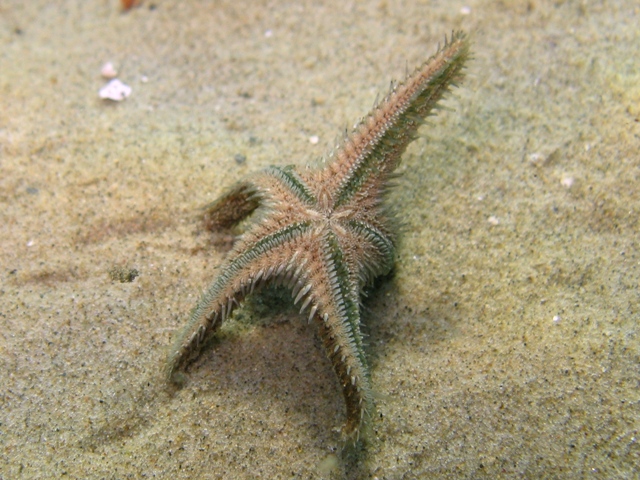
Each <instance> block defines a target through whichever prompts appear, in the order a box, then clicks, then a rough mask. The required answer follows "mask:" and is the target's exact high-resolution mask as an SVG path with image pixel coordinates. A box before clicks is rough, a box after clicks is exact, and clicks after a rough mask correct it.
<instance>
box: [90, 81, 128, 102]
mask: <svg viewBox="0 0 640 480" xmlns="http://www.w3.org/2000/svg"><path fill="white" fill-rule="evenodd" d="M131 91H132V90H131V87H130V86H129V85H125V84H124V83H122V82H121V81H120V80H118V79H117V78H114V79H113V80H111V81H110V82H109V83H107V84H106V85H105V86H104V87H102V88H101V89H100V91H99V92H98V94H99V95H100V98H104V99H106V100H113V101H114V102H121V101H122V100H124V99H125V98H127V97H128V96H129V95H131Z"/></svg>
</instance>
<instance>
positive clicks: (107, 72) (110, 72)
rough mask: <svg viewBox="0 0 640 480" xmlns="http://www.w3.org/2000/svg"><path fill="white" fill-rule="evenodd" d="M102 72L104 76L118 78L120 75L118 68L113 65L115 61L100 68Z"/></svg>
mask: <svg viewBox="0 0 640 480" xmlns="http://www.w3.org/2000/svg"><path fill="white" fill-rule="evenodd" d="M100 74H101V75H102V76H103V77H104V78H116V77H117V76H118V70H116V67H114V66H113V63H111V62H107V63H105V64H104V65H103V66H102V68H101V69H100Z"/></svg>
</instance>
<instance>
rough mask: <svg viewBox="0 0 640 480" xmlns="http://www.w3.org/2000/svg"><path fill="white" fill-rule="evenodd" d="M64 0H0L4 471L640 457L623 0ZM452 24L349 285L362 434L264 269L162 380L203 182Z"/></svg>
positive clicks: (356, 102)
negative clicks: (381, 261) (423, 111)
mask: <svg viewBox="0 0 640 480" xmlns="http://www.w3.org/2000/svg"><path fill="white" fill-rule="evenodd" d="M58 3H59V5H57V6H56V5H54V4H52V3H51V2H43V1H36V2H28V3H24V4H23V3H22V2H17V1H15V0H9V1H5V2H3V4H2V5H0V42H1V44H2V49H1V52H0V91H1V94H0V171H1V175H0V265H1V269H0V282H1V283H0V284H1V287H0V356H1V358H2V365H3V368H2V369H0V478H6V479H8V478H59V477H62V476H65V478H142V477H155V478H172V479H179V478H378V479H400V478H499V477H513V476H524V477H527V478H541V477H545V478H582V477H585V476H589V477H591V478H630V477H632V476H634V475H637V470H635V469H636V466H637V464H638V463H640V447H639V446H638V434H639V432H638V430H639V429H640V422H639V420H638V418H639V416H638V405H639V402H640V393H639V392H640V390H639V389H638V384H639V380H640V370H639V368H638V365H639V364H640V358H639V357H640V354H639V352H640V339H639V338H638V320H639V318H640V290H639V278H640V254H639V253H638V231H639V230H640V225H639V224H640V221H639V214H640V193H639V192H640V188H638V184H639V181H640V156H639V155H638V152H639V151H640V149H639V147H640V71H639V70H638V65H639V64H640V58H639V57H640V32H639V31H638V29H637V25H638V23H639V21H640V9H639V8H638V7H637V6H634V2H631V1H628V2H622V1H621V2H607V6H606V7H604V6H603V5H602V4H601V3H600V2H590V1H586V2H536V1H533V2H529V3H528V4H526V5H517V6H514V5H512V3H513V2H504V3H501V2H471V3H468V4H455V3H450V2H444V1H440V2H379V1H364V2H344V1H343V2H337V1H336V2H334V1H331V2H301V3H300V4H298V3H295V2H287V3H285V2H262V1H251V2H248V1H233V2H231V1H220V2H192V1H186V2H165V1H156V2H144V3H143V4H142V5H141V6H140V7H139V8H134V9H132V10H131V11H129V12H127V13H122V12H121V11H120V10H119V8H118V3H117V2H112V1H110V2H106V1H104V2H79V1H69V2H58ZM463 7H469V9H468V10H467V9H464V8H463ZM452 29H464V30H465V31H467V32H470V33H471V35H472V38H473V52H474V59H473V61H471V62H470V64H469V67H468V70H467V78H466V79H465V81H464V83H463V84H462V87H461V88H459V89H456V90H455V93H454V95H452V96H450V97H449V98H448V100H447V101H446V102H445V104H444V105H445V106H446V107H447V109H446V110H443V111H440V112H439V114H438V116H437V117H434V118H433V119H432V120H431V122H430V124H429V125H428V126H426V127H424V128H423V129H422V130H421V132H420V133H421V136H420V138H419V139H418V140H416V141H415V142H414V143H413V144H412V145H411V146H410V148H409V150H408V151H407V153H406V154H405V156H404V160H403V164H402V167H401V170H402V172H403V176H402V177H401V178H400V179H399V181H398V183H399V185H400V188H398V189H396V190H395V191H394V192H393V193H392V195H391V198H390V201H391V202H392V203H393V204H394V205H395V206H396V208H397V210H398V212H399V215H400V217H401V220H402V223H403V233H402V241H401V245H400V247H399V258H398V261H397V266H396V269H395V271H394V274H393V275H392V276H391V277H390V278H388V279H386V281H384V282H381V283H380V285H378V288H377V289H376V290H375V291H374V292H373V293H372V294H371V295H370V297H369V298H368V299H367V301H366V302H365V312H364V322H365V324H366V325H365V330H366V332H367V334H368V344H369V347H368V351H367V353H368V356H369V358H370V360H371V367H372V383H373V385H374V388H375V389H376V391H377V392H378V394H379V395H378V396H379V397H380V399H379V400H378V402H377V412H376V415H375V417H374V418H373V419H372V421H371V432H370V435H369V441H368V442H367V443H366V444H365V445H364V446H363V447H361V448H360V449H358V450H357V451H346V452H343V451H341V450H340V441H339V439H340V436H339V433H338V432H337V430H336V429H337V428H339V427H340V425H341V423H342V422H343V421H344V404H343V400H342V396H341V392H340V389H339V385H338V384H337V380H336V379H335V376H334V374H333V372H332V371H331V366H330V363H329V361H328V360H327V359H326V358H325V356H324V353H323V351H322V349H321V348H320V342H319V341H318V339H317V338H316V336H315V332H314V329H313V328H312V327H311V326H307V325H306V324H305V322H304V321H303V319H302V318H301V317H299V316H298V315H297V314H296V313H295V310H293V309H291V308H276V307H277V306H278V305H279V303H278V302H277V301H273V298H270V297H269V295H263V296H258V297H257V298H256V299H254V300H253V301H252V302H250V304H249V305H248V307H247V308H245V309H243V310H241V311H239V312H238V314H237V315H236V318H235V320H233V321H231V322H229V323H228V324H227V325H226V326H225V328H224V329H223V331H222V332H221V335H220V337H219V339H218V340H216V341H215V342H213V344H212V345H211V346H210V347H209V348H208V349H207V350H206V351H205V352H204V354H203V355H202V356H201V357H200V359H199V360H198V361H197V362H196V364H194V365H193V366H192V368H191V370H190V371H189V374H188V381H187V383H186V385H185V386H184V388H182V389H181V390H178V391H169V390H168V389H167V388H166V386H165V385H164V383H163V381H162V378H161V369H162V362H163V359H164V356H165V354H166V349H167V348H168V346H169V344H170V342H171V338H172V335H173V334H174V332H175V331H176V329H179V328H180V327H181V326H182V324H183V323H184V322H185V321H186V318H187V315H188V312H189V310H190V309H191V308H192V306H193V305H194V303H195V301H196V299H197V297H198V295H199V293H200V292H201V291H202V290H203V289H204V288H205V287H206V286H207V285H208V283H209V282H210V281H211V280H212V279H213V277H214V276H215V274H216V269H215V268H216V266H217V265H218V264H219V263H220V261H221V259H222V258H223V256H224V252H225V239H220V238H213V237H211V236H210V235H208V234H207V233H206V232H205V231H203V229H202V226H201V224H200V223H199V221H198V211H199V208H200V207H201V206H203V205H205V204H206V203H207V202H209V201H211V200H213V199H214V198H215V197H216V196H217V195H219V194H220V193H221V192H222V191H223V190H224V188H225V187H228V186H229V185H231V184H233V182H235V181H237V180H238V179H239V178H241V177H242V176H243V175H245V174H247V173H249V172H252V171H255V170H258V169H260V168H263V167H265V166H267V165H271V164H277V165H285V164H289V163H296V164H304V163H308V162H313V161H315V160H316V159H318V158H320V157H322V156H323V155H324V154H325V153H326V152H327V151H328V150H330V148H331V147H332V146H333V145H334V143H335V139H336V138H338V137H339V135H340V134H341V132H342V131H343V130H344V128H345V126H347V125H352V124H353V123H354V122H355V121H356V120H357V119H358V118H360V117H361V116H362V115H364V114H365V113H366V112H367V111H368V109H369V108H370V107H371V105H372V104H373V102H374V100H375V99H376V96H377V95H382V94H384V93H386V91H387V89H388V85H389V81H390V80H391V79H392V78H395V79H401V78H402V77H403V75H404V72H405V71H406V69H407V68H412V67H413V66H414V65H417V64H419V63H421V62H422V61H424V60H425V59H426V58H427V57H428V56H429V55H430V54H431V53H433V52H434V50H435V47H436V45H437V44H438V42H441V41H442V40H443V38H444V35H445V34H446V33H449V32H450V31H451V30H452ZM107 61H112V62H114V64H115V66H116V68H117V69H118V71H119V75H118V78H120V79H121V80H122V81H123V82H125V83H126V84H128V85H130V86H131V87H132V89H133V93H132V94H131V96H130V97H129V98H127V99H126V100H125V101H123V102H121V103H109V102H107V101H104V100H101V99H99V98H98V90H99V89H100V88H101V87H102V86H103V85H104V84H105V83H106V81H105V80H104V79H102V78H101V76H100V69H101V66H102V65H103V64H104V63H105V62H107ZM314 136H317V137H318V139H319V141H318V142H317V143H315V142H314V141H312V140H313V137H314ZM114 269H115V270H114ZM133 269H135V270H136V271H137V272H138V273H139V275H138V276H137V277H135V278H133V281H130V282H129V281H125V282H121V280H131V276H129V277H127V273H128V272H131V271H132V270H133ZM114 272H115V274H114ZM118 272H123V273H124V275H123V276H122V278H120V276H119V275H118V274H117V273H118ZM274 305H276V307H274Z"/></svg>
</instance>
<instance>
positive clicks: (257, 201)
mask: <svg viewBox="0 0 640 480" xmlns="http://www.w3.org/2000/svg"><path fill="white" fill-rule="evenodd" d="M468 57H469V42H468V39H467V37H466V35H465V34H464V33H462V32H454V33H452V35H451V37H450V38H449V39H446V38H445V42H444V45H443V46H442V48H440V46H439V47H438V51H437V52H436V53H435V54H434V55H433V56H432V57H431V58H429V59H428V60H427V61H426V62H425V63H424V64H423V65H421V66H420V67H418V68H416V69H415V71H414V72H413V73H412V74H410V75H408V76H407V77H406V79H405V81H404V82H402V83H400V84H396V85H394V84H392V87H391V90H390V92H389V93H388V94H387V96H386V97H385V98H384V99H383V100H382V101H381V102H379V103H378V104H377V105H376V106H375V107H374V108H373V110H372V111H371V112H370V113H369V115H367V116H366V117H364V118H363V119H362V120H361V121H360V122H359V123H358V124H357V125H356V126H355V127H354V129H353V131H352V132H351V133H350V134H348V135H346V136H345V139H344V140H343V141H342V143H341V145H340V146H339V147H338V148H337V149H335V150H334V151H333V152H332V154H331V155H330V156H329V158H327V159H326V161H325V163H324V166H322V167H321V168H306V169H298V168H296V167H295V166H285V167H276V166H272V167H269V168H267V169H266V170H264V171H262V172H259V173H257V174H254V175H253V176H249V177H248V178H246V179H245V180H243V181H240V182H239V183H238V184H236V185H235V186H234V187H232V188H231V189H230V190H228V191H227V192H226V193H225V194H224V195H222V196H221V197H220V198H218V199H217V200H216V201H214V202H213V203H211V204H210V205H208V206H207V207H206V208H205V211H206V213H205V221H206V226H207V228H208V229H210V230H215V229H229V228H231V227H233V226H235V225H237V224H238V223H239V222H241V221H242V220H245V219H248V220H247V222H246V228H245V231H244V233H243V234H242V235H241V236H240V237H239V238H238V239H237V240H236V242H235V245H234V246H233V248H232V250H231V251H230V252H229V254H228V255H227V257H226V258H225V260H224V262H223V264H222V265H221V266H220V270H219V275H218V276H217V278H216V279H215V280H214V282H213V283H212V284H211V286H210V287H209V289H208V290H206V292H205V293H204V294H203V295H202V297H201V298H200V300H199V302H198V303H197V305H196V307H195V308H194V309H193V311H192V312H191V317H190V319H189V321H188V323H187V325H186V326H185V328H184V329H183V330H182V332H181V333H180V334H179V335H178V336H177V339H176V341H175V343H174V345H173V347H172V349H171V351H170V353H169V357H168V360H167V364H166V374H167V379H168V380H169V381H170V382H173V383H176V384H180V383H181V382H182V381H183V377H184V375H183V374H182V373H180V372H181V370H183V369H184V367H186V365H187V364H188V363H189V362H190V361H192V360H193V359H194V358H195V357H196V356H197V355H198V353H199V351H200V348H201V347H202V345H203V343H205V342H206V341H207V340H208V339H209V338H211V337H212V336H213V335H214V334H215V332H216V331H217V329H218V328H219V327H220V325H221V324H222V322H224V321H225V319H227V318H229V316H230V315H231V313H232V312H233V310H234V308H235V307H237V306H238V305H239V304H240V303H241V302H242V301H243V299H244V298H245V297H246V295H248V294H250V293H251V292H253V290H254V289H255V288H256V287H258V286H261V285H264V284H266V283H273V284H280V285H285V286H286V287H288V288H290V289H291V292H292V297H293V302H294V304H297V303H298V302H302V306H301V309H300V312H301V313H302V312H304V311H305V310H307V309H308V319H309V322H311V321H315V323H317V325H318V329H319V335H320V337H321V339H322V342H323V344H324V347H325V349H326V353H327V355H328V356H329V357H330V359H331V362H332V364H333V369H334V371H335V373H336V375H337V376H338V379H339V381H340V384H341V385H342V390H343V395H344V399H345V403H346V410H347V415H346V417H347V419H346V424H345V425H344V426H343V428H342V431H343V434H344V435H345V436H346V438H348V439H353V440H357V439H358V437H359V433H360V431H361V427H362V426H363V424H364V422H365V421H366V418H367V417H368V416H370V413H371V411H372V408H373V398H372V390H371V385H370V375H369V367H368V365H367V359H366V356H365V350H364V342H363V338H362V333H361V330H360V297H361V294H362V290H363V288H364V287H365V286H367V285H368V284H370V283H371V282H372V280H373V279H374V278H376V277H377V276H379V275H383V274H386V273H388V272H389V271H390V270H391V268H392V266H393V264H394V260H395V256H396V237H395V235H394V233H393V231H392V228H391V225H392V223H393V222H392V220H393V218H392V217H393V215H392V214H390V213H389V211H388V209H387V208H386V207H385V202H384V199H385V196H386V193H387V192H388V190H389V187H390V180H391V179H392V178H393V177H394V174H393V172H394V170H395V169H396V167H397V166H398V164H399V163H400V158H401V156H402V153H403V152H404V151H405V149H406V147H407V145H408V144H409V143H411V142H412V141H413V140H414V139H415V138H416V133H417V129H418V128H419V127H420V126H421V125H422V124H423V123H424V120H425V118H426V117H427V116H428V115H429V114H430V113H431V111H432V110H433V108H434V107H436V105H437V103H438V102H439V100H440V99H441V98H442V97H443V96H444V95H445V93H446V92H447V91H448V90H449V89H450V87H451V86H453V85H455V82H457V81H459V80H460V79H461V78H462V70H463V68H464V64H465V61H466V60H467V58H468Z"/></svg>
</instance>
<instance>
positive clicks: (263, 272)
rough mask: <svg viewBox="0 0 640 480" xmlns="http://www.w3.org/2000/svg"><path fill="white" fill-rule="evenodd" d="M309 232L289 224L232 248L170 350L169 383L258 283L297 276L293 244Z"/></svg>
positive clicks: (303, 226)
mask: <svg viewBox="0 0 640 480" xmlns="http://www.w3.org/2000/svg"><path fill="white" fill-rule="evenodd" d="M310 229H311V225H310V223H309V222H298V223H292V224H290V225H287V226H286V227H284V228H281V229H279V230H276V231H274V232H272V233H270V234H268V235H264V236H261V237H259V239H257V240H254V241H248V242H247V241H243V242H240V243H239V244H238V245H237V246H236V248H234V250H233V251H232V252H231V254H230V256H229V257H228V258H227V260H226V261H225V262H224V263H223V265H222V266H221V268H220V272H221V273H220V275H218V277H217V278H216V279H215V280H214V282H213V284H211V286H210V287H209V289H208V290H207V291H206V292H205V293H204V294H203V295H202V296H201V297H200V300H199V301H198V303H197V305H196V306H195V308H194V309H193V310H192V312H191V316H190V318H189V321H188V322H187V325H186V326H185V327H184V328H183V330H182V331H181V332H180V333H179V334H178V336H177V337H176V339H175V341H174V343H173V346H172V347H171V350H170V352H169V355H168V358H167V361H166V366H165V373H166V376H167V379H168V380H169V381H171V382H174V383H180V380H181V376H180V375H179V374H178V373H177V372H178V370H180V369H181V368H182V367H184V366H185V365H186V364H187V363H188V362H189V361H190V360H191V359H193V358H195V357H196V356H197V355H198V353H199V351H200V348H201V347H202V345H203V343H204V342H205V341H206V340H207V339H208V338H210V337H211V336H212V335H213V334H214V333H215V331H216V330H217V329H218V328H219V327H220V325H221V324H222V322H223V321H224V320H225V319H226V318H227V317H228V316H229V315H230V314H231V312H232V311H233V309H234V308H235V307H236V306H237V305H239V304H240V302H242V300H243V299H244V297H245V296H246V295H247V294H248V293H250V292H251V291H252V290H253V289H254V288H255V286H256V285H257V284H258V283H260V282H264V281H267V280H269V279H270V278H272V277H273V276H274V275H275V276H277V275H284V274H286V273H287V272H289V271H295V272H297V273H298V274H299V273H300V271H299V270H296V269H295V268H294V267H296V266H297V264H296V260H297V255H296V254H295V251H296V250H297V246H296V242H297V241H299V240H300V239H301V237H303V236H304V234H305V233H307V232H308V231H309V230H310ZM292 252H294V253H293V254H292Z"/></svg>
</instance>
